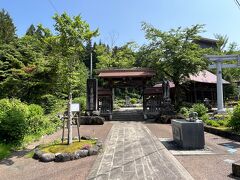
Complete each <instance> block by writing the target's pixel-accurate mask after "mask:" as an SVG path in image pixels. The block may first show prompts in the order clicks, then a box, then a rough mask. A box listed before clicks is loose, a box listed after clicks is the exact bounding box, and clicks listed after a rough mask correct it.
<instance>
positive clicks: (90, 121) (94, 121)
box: [80, 116, 105, 125]
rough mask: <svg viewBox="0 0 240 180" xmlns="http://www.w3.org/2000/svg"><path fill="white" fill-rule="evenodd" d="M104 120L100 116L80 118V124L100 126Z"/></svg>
mask: <svg viewBox="0 0 240 180" xmlns="http://www.w3.org/2000/svg"><path fill="white" fill-rule="evenodd" d="M104 120H105V119H104V118H103V117H101V116H81V118H80V124H82V125H102V124H104Z"/></svg>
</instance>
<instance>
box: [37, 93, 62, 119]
mask: <svg viewBox="0 0 240 180" xmlns="http://www.w3.org/2000/svg"><path fill="white" fill-rule="evenodd" d="M57 103H58V98H57V97H56V96H54V95H52V94H45V95H43V96H41V98H40V102H39V104H40V105H41V106H42V107H43V108H44V109H45V113H46V114H49V113H51V112H52V111H53V110H54V109H55V108H56V105H57Z"/></svg>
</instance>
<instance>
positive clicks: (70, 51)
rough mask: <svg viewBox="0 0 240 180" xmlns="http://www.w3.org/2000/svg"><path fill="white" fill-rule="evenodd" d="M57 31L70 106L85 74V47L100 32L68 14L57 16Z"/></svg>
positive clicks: (77, 17) (70, 132)
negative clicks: (82, 75) (72, 97)
mask: <svg viewBox="0 0 240 180" xmlns="http://www.w3.org/2000/svg"><path fill="white" fill-rule="evenodd" d="M53 18H54V20H55V25H54V26H55V30H56V31H57V33H58V37H59V50H60V53H61V54H62V56H63V59H62V61H61V69H60V70H61V75H62V79H63V81H62V85H65V86H66V88H67V92H68V94H69V104H70V102H71V96H72V92H73V89H74V88H76V85H78V84H77V83H76V82H79V78H81V74H82V73H83V72H82V70H83V68H82V67H83V66H82V65H83V60H82V59H81V58H80V57H82V54H83V53H84V45H85V44H86V43H87V42H88V41H89V40H91V38H92V37H94V36H97V35H98V30H95V31H91V30H90V27H89V24H88V23H87V22H86V21H84V20H82V18H81V16H80V15H79V16H74V17H73V18H71V17H70V16H68V15H67V14H66V13H63V14H61V15H58V14H55V16H54V17H53ZM68 129H69V131H68V132H69V133H68V144H71V143H72V127H71V112H69V120H68Z"/></svg>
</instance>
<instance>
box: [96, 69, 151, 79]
mask: <svg viewBox="0 0 240 180" xmlns="http://www.w3.org/2000/svg"><path fill="white" fill-rule="evenodd" d="M98 73H99V74H98V77H100V78H125V77H153V76H154V75H155V74H156V73H155V71H153V70H151V69H144V68H135V69H107V70H100V71H98Z"/></svg>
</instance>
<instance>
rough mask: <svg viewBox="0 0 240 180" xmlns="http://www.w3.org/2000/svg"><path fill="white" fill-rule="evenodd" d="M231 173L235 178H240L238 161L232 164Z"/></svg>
mask: <svg viewBox="0 0 240 180" xmlns="http://www.w3.org/2000/svg"><path fill="white" fill-rule="evenodd" d="M232 173H233V175H234V176H236V177H240V161H237V162H235V163H233V164H232Z"/></svg>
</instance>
